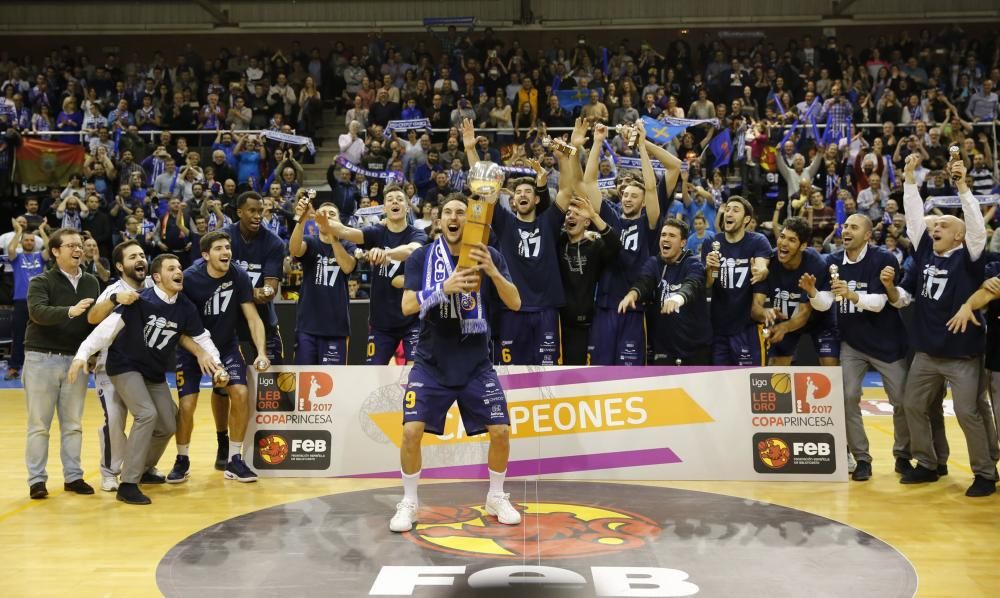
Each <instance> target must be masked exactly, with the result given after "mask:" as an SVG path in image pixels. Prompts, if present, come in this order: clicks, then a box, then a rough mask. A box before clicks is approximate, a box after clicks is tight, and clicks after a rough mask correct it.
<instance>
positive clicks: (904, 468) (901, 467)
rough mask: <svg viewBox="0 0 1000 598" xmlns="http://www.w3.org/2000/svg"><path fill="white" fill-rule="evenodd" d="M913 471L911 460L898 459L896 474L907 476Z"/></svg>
mask: <svg viewBox="0 0 1000 598" xmlns="http://www.w3.org/2000/svg"><path fill="white" fill-rule="evenodd" d="M911 471H913V464H912V463H910V460H909V459H904V458H902V457H896V473H902V474H905V473H908V472H911Z"/></svg>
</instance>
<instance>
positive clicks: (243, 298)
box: [167, 231, 270, 484]
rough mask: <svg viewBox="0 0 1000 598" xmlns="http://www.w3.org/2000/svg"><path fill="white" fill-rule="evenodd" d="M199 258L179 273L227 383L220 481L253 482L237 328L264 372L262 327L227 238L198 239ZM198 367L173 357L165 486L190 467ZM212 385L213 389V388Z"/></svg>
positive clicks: (183, 354) (184, 355) (180, 355)
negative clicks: (172, 424) (246, 455)
mask: <svg viewBox="0 0 1000 598" xmlns="http://www.w3.org/2000/svg"><path fill="white" fill-rule="evenodd" d="M200 243H201V246H200V247H199V249H201V257H202V259H201V260H199V261H198V262H197V263H196V264H194V265H193V266H191V267H190V268H188V269H187V270H185V271H184V291H183V293H184V296H185V297H187V298H188V299H190V300H191V302H192V303H193V304H194V305H195V307H196V308H197V309H198V313H199V314H200V317H201V323H202V324H203V325H204V326H205V329H206V330H208V333H209V334H210V335H211V337H212V343H213V344H214V345H215V346H216V347H217V348H218V349H219V352H220V357H221V361H222V367H223V369H224V370H225V371H226V374H227V375H228V377H229V380H228V382H227V383H226V384H225V388H226V395H227V396H228V397H229V429H230V430H232V431H233V438H234V440H235V441H230V442H229V456H228V459H227V461H226V470H225V473H224V474H223V477H224V478H225V479H227V480H236V481H238V482H256V481H257V474H255V473H254V472H253V471H251V470H250V468H249V467H247V465H246V463H244V461H243V436H244V435H245V434H246V427H247V421H248V420H249V418H250V407H249V404H248V403H249V391H248V389H247V365H246V362H245V361H244V360H243V354H242V353H241V352H240V339H239V337H237V335H236V327H237V326H236V325H237V322H238V321H239V320H240V319H246V322H247V327H248V328H250V338H251V340H252V341H253V345H254V347H255V349H256V351H257V359H256V361H255V362H254V366H255V367H256V369H257V370H258V371H263V370H266V369H267V368H268V367H269V366H270V363H269V362H268V361H267V349H266V347H265V345H266V343H267V340H266V336H265V333H264V323H263V322H261V321H260V316H259V315H258V314H257V308H256V306H255V305H254V303H253V286H252V285H251V284H250V277H249V276H247V273H246V272H244V271H243V270H242V269H241V268H240V267H239V266H237V265H235V264H233V263H232V257H233V250H232V246H231V241H230V238H229V235H228V234H226V233H224V232H222V231H212V232H210V233H208V234H207V235H205V236H204V237H202V238H201V241H200ZM201 373H202V370H201V367H200V365H199V364H198V359H197V357H196V356H195V355H194V354H192V353H191V352H190V351H187V350H185V349H179V350H178V351H177V396H178V398H179V400H178V403H179V405H180V410H179V411H178V413H177V459H176V460H175V462H174V467H173V469H171V470H170V473H169V474H167V483H168V484H179V483H182V482H184V481H185V480H186V479H187V478H188V473H189V471H190V467H191V459H190V448H191V433H192V431H193V430H194V412H195V408H196V407H197V406H198V390H199V388H200V387H201V378H202V376H201ZM215 386H216V384H215V380H213V387H215Z"/></svg>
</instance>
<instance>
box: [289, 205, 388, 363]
mask: <svg viewBox="0 0 1000 598" xmlns="http://www.w3.org/2000/svg"><path fill="white" fill-rule="evenodd" d="M314 217H315V219H316V224H317V225H318V226H319V237H318V238H317V237H311V236H310V237H307V236H305V232H304V229H305V222H306V221H307V220H311V219H313V218H314ZM295 218H296V220H297V222H296V223H295V228H294V229H293V230H292V238H291V239H289V241H288V250H289V252H290V253H291V254H292V257H295V258H298V259H299V261H300V262H302V289H301V290H300V292H299V306H298V309H297V310H296V313H295V363H296V365H346V364H347V343H348V340H349V339H350V337H351V316H350V302H351V300H350V298H349V297H348V294H347V277H348V275H349V274H350V273H351V272H353V271H354V267H355V266H357V263H358V260H357V259H356V258H355V257H354V249H355V247H354V244H353V243H348V242H346V241H341V240H340V239H338V238H336V237H335V236H334V235H333V229H332V228H331V226H330V223H331V222H336V221H337V220H338V219H339V212H338V210H337V206H335V205H333V204H332V203H329V202H326V203H323V204H320V206H319V208H318V209H316V210H315V213H314V211H313V207H312V204H310V203H309V199H308V198H304V197H303V198H302V199H299V201H298V203H297V204H295ZM387 361H388V360H387Z"/></svg>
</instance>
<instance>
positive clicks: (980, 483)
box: [965, 475, 997, 498]
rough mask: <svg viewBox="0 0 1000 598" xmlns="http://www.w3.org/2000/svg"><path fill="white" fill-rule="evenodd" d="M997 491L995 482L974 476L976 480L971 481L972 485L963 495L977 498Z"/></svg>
mask: <svg viewBox="0 0 1000 598" xmlns="http://www.w3.org/2000/svg"><path fill="white" fill-rule="evenodd" d="M996 491H997V481H996V480H989V479H986V478H984V477H983V476H979V475H977V476H976V479H974V480H973V481H972V485H971V486H969V489H968V490H966V491H965V495H966V496H969V497H972V498H979V497H981V496H989V495H991V494H993V493H994V492H996Z"/></svg>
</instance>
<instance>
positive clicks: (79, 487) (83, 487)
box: [63, 478, 94, 494]
mask: <svg viewBox="0 0 1000 598" xmlns="http://www.w3.org/2000/svg"><path fill="white" fill-rule="evenodd" d="M63 490H65V491H66V492H75V493H77V494H93V493H94V489H93V488H92V487H91V485H90V484H88V483H87V482H84V481H83V479H82V478H81V479H79V480H73V481H72V482H70V483H68V484H63Z"/></svg>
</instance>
